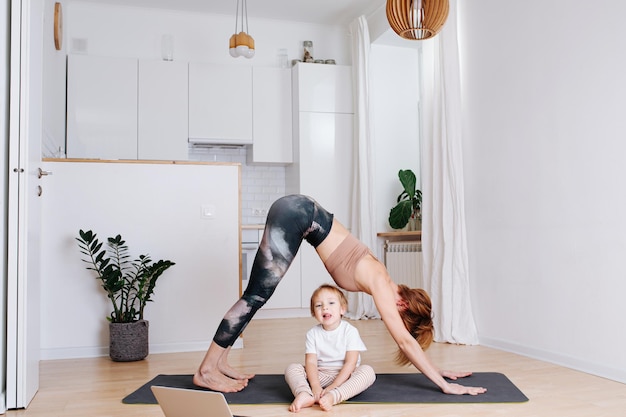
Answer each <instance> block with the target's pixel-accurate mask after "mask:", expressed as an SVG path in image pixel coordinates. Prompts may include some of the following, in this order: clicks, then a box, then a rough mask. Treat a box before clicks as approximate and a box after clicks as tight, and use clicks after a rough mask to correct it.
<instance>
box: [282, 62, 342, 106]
mask: <svg viewBox="0 0 626 417" xmlns="http://www.w3.org/2000/svg"><path fill="white" fill-rule="evenodd" d="M296 84H297V88H295V86H296ZM294 97H295V100H297V104H298V106H297V107H298V111H309V112H310V111H313V112H329V113H354V99H353V95H352V67H351V66H347V65H320V64H310V63H298V64H297V65H296V66H295V67H294Z"/></svg>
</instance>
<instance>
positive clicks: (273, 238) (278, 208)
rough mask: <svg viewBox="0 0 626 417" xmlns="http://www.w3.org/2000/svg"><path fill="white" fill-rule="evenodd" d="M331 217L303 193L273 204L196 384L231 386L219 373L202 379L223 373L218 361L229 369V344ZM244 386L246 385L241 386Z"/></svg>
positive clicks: (318, 240)
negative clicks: (242, 288) (242, 286)
mask: <svg viewBox="0 0 626 417" xmlns="http://www.w3.org/2000/svg"><path fill="white" fill-rule="evenodd" d="M332 219H333V216H332V214H330V213H328V212H327V211H326V210H324V209H323V208H322V207H321V206H319V205H318V204H317V203H316V202H315V200H313V199H311V198H309V197H306V196H301V195H291V196H286V197H283V198H281V199H279V200H277V201H276V202H275V203H274V204H272V207H271V208H270V210H269V212H268V214H267V221H266V224H265V231H264V232H263V237H262V239H261V243H260V245H259V250H258V251H257V254H256V256H255V258H254V263H253V264H252V271H251V273H250V278H249V280H248V286H247V288H246V290H245V291H244V293H243V295H242V296H241V298H240V299H239V300H238V301H237V302H236V303H235V304H234V305H233V306H232V307H231V308H230V310H228V312H227V313H226V315H225V316H224V318H223V319H222V322H221V323H220V325H219V327H218V329H217V331H216V333H215V336H214V338H213V343H211V347H210V348H209V351H208V352H207V355H206V356H205V358H204V360H203V361H202V363H201V364H200V369H199V370H198V372H197V373H196V375H195V376H194V383H195V384H196V385H200V386H203V387H206V388H210V389H214V390H218V391H222V390H223V388H225V389H232V387H231V386H230V385H232V384H225V383H224V381H223V380H222V379H221V378H220V377H219V376H216V377H215V378H205V377H204V375H205V374H207V373H215V372H219V373H220V374H222V376H224V373H223V372H221V371H219V366H218V365H220V364H221V367H222V368H223V369H228V368H230V367H229V366H228V363H227V359H226V357H227V355H228V349H229V347H230V346H232V345H233V343H234V342H235V340H237V338H238V337H239V335H240V334H241V333H242V332H243V330H244V329H245V328H246V326H247V325H248V323H249V322H250V320H251V319H252V317H253V316H254V314H255V313H256V312H257V310H258V309H260V308H261V307H262V306H263V305H264V304H265V303H266V302H267V300H268V299H269V298H270V296H271V295H272V294H273V293H274V290H275V289H276V286H277V285H278V283H279V282H280V280H281V279H282V277H283V276H284V275H285V273H286V272H287V269H288V268H289V266H290V265H291V262H292V261H293V258H294V257H295V256H296V253H297V252H298V249H299V248H300V245H301V243H302V240H303V239H306V240H307V241H308V242H309V243H311V244H312V245H313V246H317V245H319V244H320V243H321V242H322V241H323V240H324V239H325V237H326V236H327V235H328V233H329V231H330V228H331V226H332ZM213 345H216V347H214V346H213ZM217 347H220V348H221V349H222V350H221V351H220V350H219V349H217ZM218 353H219V357H218V356H217V355H218ZM230 369H232V368H230ZM231 373H232V372H231ZM211 379H219V380H221V382H218V383H215V382H212V381H210V380H211ZM245 383H247V380H245ZM224 385H227V386H225V387H224ZM243 387H245V385H243V386H241V388H240V389H243ZM229 392H230V391H229Z"/></svg>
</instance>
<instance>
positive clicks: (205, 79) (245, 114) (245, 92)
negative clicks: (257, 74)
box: [189, 62, 252, 145]
mask: <svg viewBox="0 0 626 417" xmlns="http://www.w3.org/2000/svg"><path fill="white" fill-rule="evenodd" d="M189 140H190V141H198V142H205V143H220V144H240V145H241V144H245V145H249V144H252V67H250V66H242V65H224V64H211V63H199V62H191V63H189Z"/></svg>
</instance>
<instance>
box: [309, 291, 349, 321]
mask: <svg viewBox="0 0 626 417" xmlns="http://www.w3.org/2000/svg"><path fill="white" fill-rule="evenodd" d="M325 290H326V291H331V292H334V293H335V295H336V296H337V298H339V303H341V307H343V308H344V310H348V299H347V298H346V296H345V295H344V294H343V291H341V290H340V289H339V288H338V287H336V286H334V285H330V284H322V285H320V286H319V287H318V288H317V289H316V290H315V291H313V294H312V295H311V316H315V298H317V296H318V295H319V293H321V292H322V291H325Z"/></svg>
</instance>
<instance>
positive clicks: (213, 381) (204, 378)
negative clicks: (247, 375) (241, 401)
mask: <svg viewBox="0 0 626 417" xmlns="http://www.w3.org/2000/svg"><path fill="white" fill-rule="evenodd" d="M193 383H194V384H195V385H197V386H199V387H204V388H208V389H210V390H213V391H220V392H238V391H241V390H242V389H244V388H245V387H246V386H247V385H248V380H247V379H232V378H229V377H227V376H226V375H224V374H223V373H221V372H219V371H218V370H214V371H206V372H201V371H200V370H198V371H197V372H196V373H195V375H194V376H193Z"/></svg>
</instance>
